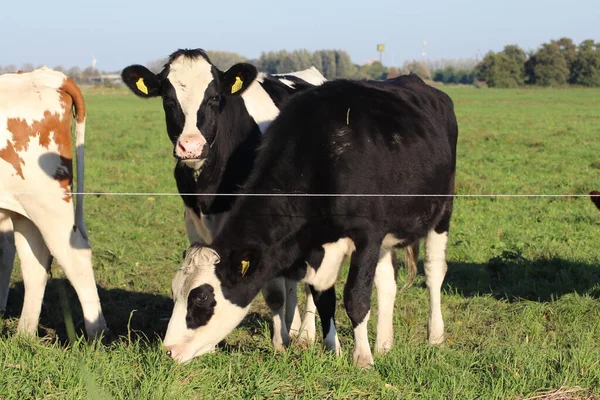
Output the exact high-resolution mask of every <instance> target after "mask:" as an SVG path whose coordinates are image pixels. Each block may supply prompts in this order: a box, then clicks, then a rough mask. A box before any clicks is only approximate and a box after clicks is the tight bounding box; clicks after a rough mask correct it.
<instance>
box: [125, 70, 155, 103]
mask: <svg viewBox="0 0 600 400" xmlns="http://www.w3.org/2000/svg"><path fill="white" fill-rule="evenodd" d="M121 78H123V82H124V83H125V84H126V85H127V87H128V88H129V89H130V90H131V91H132V92H133V93H134V94H135V95H137V96H139V97H144V98H148V97H156V96H158V95H160V79H159V78H158V75H156V74H155V73H154V72H152V71H150V70H149V69H148V68H146V67H144V66H143V65H130V66H129V67H127V68H125V69H124V70H123V72H121Z"/></svg>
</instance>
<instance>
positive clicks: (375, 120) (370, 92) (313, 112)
mask: <svg viewBox="0 0 600 400" xmlns="http://www.w3.org/2000/svg"><path fill="white" fill-rule="evenodd" d="M457 137H458V127H457V122H456V117H455V115H454V108H453V104H452V101H451V100H450V98H449V97H448V96H447V95H446V94H444V93H443V92H441V91H439V90H437V89H435V88H432V87H430V86H428V85H426V84H425V83H424V82H423V81H421V80H420V79H419V78H418V77H416V76H414V75H410V76H402V77H398V78H395V79H391V80H388V81H385V82H375V81H346V80H338V81H332V82H327V83H324V84H323V85H322V86H319V87H316V88H314V89H311V90H308V91H305V92H302V93H299V94H298V95H296V96H294V97H292V98H291V99H290V100H289V103H288V104H287V105H286V107H285V108H284V109H283V110H282V112H281V114H280V115H279V117H278V118H276V120H275V121H274V122H273V123H272V124H271V126H270V127H269V129H268V130H267V133H266V134H265V136H264V140H263V142H262V144H261V146H260V148H259V154H258V157H257V159H256V162H255V166H254V170H253V172H252V175H251V176H250V178H249V179H248V182H247V184H246V185H245V189H244V191H243V192H244V193H311V194H361V193H362V194H400V195H409V194H421V195H423V194H425V195H427V194H431V195H440V196H436V197H412V196H407V197H341V196H340V197H319V196H314V197H256V196H251V197H240V199H239V200H238V201H236V203H235V204H234V208H233V210H232V211H231V214H230V217H229V219H228V220H227V222H226V224H225V226H224V228H223V229H222V231H221V232H220V233H219V234H218V235H217V237H216V238H215V239H214V241H213V245H212V247H213V248H214V249H215V250H216V251H217V252H218V253H219V255H220V257H221V262H220V264H219V268H217V275H218V277H219V279H220V281H221V284H222V288H223V291H224V295H225V297H226V298H227V299H228V300H229V301H232V302H233V303H235V304H237V305H239V306H240V307H245V306H246V305H247V304H248V302H249V301H251V300H252V299H253V298H254V296H256V294H257V293H258V291H259V289H260V287H261V284H262V282H266V281H267V280H269V279H271V278H273V277H275V276H278V275H280V274H281V273H282V272H284V271H283V269H285V268H286V267H285V266H288V265H298V260H304V259H306V257H307V256H308V255H309V253H310V251H311V250H313V249H317V248H319V247H320V246H322V244H324V243H328V242H334V241H336V240H338V239H339V238H342V237H349V238H351V239H352V240H353V241H354V244H355V246H356V253H355V254H354V255H353V257H352V262H351V267H350V273H349V277H348V281H347V284H346V288H345V291H344V297H345V298H344V303H345V305H346V308H347V310H348V313H349V316H350V319H351V320H352V323H353V325H354V326H356V325H357V324H359V323H360V322H361V321H362V320H363V319H364V316H365V315H366V313H367V312H368V310H369V309H370V297H371V290H372V284H373V278H374V274H375V267H376V265H377V261H378V258H379V248H380V246H381V243H382V240H383V238H384V237H385V235H386V234H388V233H391V234H394V235H395V236H396V237H398V238H399V239H403V241H404V243H413V242H414V241H415V240H417V239H419V238H423V237H425V236H426V235H427V232H428V231H429V230H431V229H435V230H436V231H438V232H446V231H447V230H448V229H449V224H450V216H451V213H452V195H453V193H454V174H455V168H456V142H457ZM241 249H252V250H253V251H254V252H255V254H257V255H258V256H260V258H261V259H262V262H261V263H260V267H259V268H256V269H254V270H253V271H252V273H251V274H249V275H247V276H246V279H245V280H243V281H240V280H239V279H236V278H235V276H234V275H235V271H236V270H237V266H236V265H234V263H232V262H231V261H232V260H230V254H232V251H234V252H238V251H240V250H241Z"/></svg>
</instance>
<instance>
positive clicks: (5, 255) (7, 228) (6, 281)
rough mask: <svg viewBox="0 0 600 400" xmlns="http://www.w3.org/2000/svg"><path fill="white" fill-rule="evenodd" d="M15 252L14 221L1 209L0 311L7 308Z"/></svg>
mask: <svg viewBox="0 0 600 400" xmlns="http://www.w3.org/2000/svg"><path fill="white" fill-rule="evenodd" d="M15 254H16V247H15V236H14V228H13V224H12V221H11V219H10V215H8V214H7V213H5V212H3V211H2V209H0V311H4V310H6V301H7V299H8V292H9V286H10V275H11V272H12V269H13V265H14V261H15Z"/></svg>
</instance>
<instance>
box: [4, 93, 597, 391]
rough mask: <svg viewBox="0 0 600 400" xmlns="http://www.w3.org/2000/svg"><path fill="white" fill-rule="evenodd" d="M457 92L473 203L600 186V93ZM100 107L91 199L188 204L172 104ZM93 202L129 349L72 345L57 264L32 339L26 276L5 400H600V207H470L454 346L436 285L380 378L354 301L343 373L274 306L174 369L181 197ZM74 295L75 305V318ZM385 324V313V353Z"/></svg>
mask: <svg viewBox="0 0 600 400" xmlns="http://www.w3.org/2000/svg"><path fill="white" fill-rule="evenodd" d="M446 90H447V92H448V93H449V94H450V95H451V97H452V98H453V99H454V101H455V105H456V113H457V116H458V120H459V124H460V134H459V150H458V167H457V168H458V171H457V174H458V175H457V193H458V194H462V195H465V194H469V195H471V194H568V195H580V194H587V193H588V192H589V191H590V190H592V189H600V111H599V110H600V90H591V89H590V90H584V89H562V90H550V89H548V90H542V89H534V90H530V89H520V90H491V89H474V88H448V89H446ZM85 94H86V100H87V105H88V109H89V114H88V129H87V140H86V163H87V164H86V167H87V169H86V190H87V191H89V192H142V193H175V192H176V188H175V184H174V179H173V177H172V167H173V159H172V157H171V151H172V148H171V144H170V142H169V140H168V138H167V135H166V133H165V127H164V120H163V114H162V108H161V105H160V103H159V102H157V101H141V100H139V99H136V98H134V97H133V95H130V94H128V93H126V92H125V91H110V90H106V91H101V90H91V89H90V90H87V91H86V93H85ZM85 204H86V219H87V224H88V229H89V233H90V237H91V241H92V246H93V251H94V266H95V274H96V279H97V282H98V285H99V288H100V289H99V290H100V297H101V300H102V305H103V308H104V312H105V315H106V318H107V321H108V323H109V325H110V327H111V329H112V334H113V335H114V336H115V338H116V340H114V341H112V343H110V344H109V345H102V344H99V343H94V344H91V345H89V344H87V343H86V341H85V339H79V340H78V341H76V342H75V343H70V344H68V341H67V334H66V329H65V323H64V321H65V313H66V312H71V313H72V316H73V317H72V320H73V321H74V323H75V328H76V329H77V330H78V331H81V330H82V329H83V321H82V317H81V309H80V306H79V304H78V302H77V301H76V298H75V296H74V292H73V290H72V289H71V287H70V286H69V285H68V283H67V284H65V282H66V281H65V280H64V275H63V274H62V271H61V270H60V268H59V266H56V265H55V266H54V267H53V272H52V273H53V279H51V280H50V281H49V285H48V289H47V292H46V296H45V301H44V306H43V310H42V316H41V327H40V336H41V337H40V338H38V339H28V338H21V337H16V336H15V335H14V333H15V328H16V323H17V319H16V318H17V317H18V314H19V312H20V307H21V304H22V300H23V284H22V281H21V275H20V270H19V269H18V268H15V271H14V272H13V283H12V286H11V294H10V297H9V306H8V308H9V309H8V312H7V314H8V315H5V316H4V317H3V318H1V319H0V399H6V400H8V399H34V398H35V399H42V398H43V399H54V398H57V399H79V398H90V399H111V398H112V399H190V398H194V399H213V398H214V399H229V398H231V399H246V398H314V399H322V398H335V399H346V398H357V399H358V398H360V399H366V398H373V399H376V398H384V399H396V398H426V399H439V398H446V399H472V398H478V399H496V398H497V399H507V398H528V397H529V398H600V212H598V210H596V209H595V207H594V206H593V205H592V203H591V202H590V201H589V199H588V198H581V197H574V196H571V197H566V198H553V197H519V198H514V197H493V198H486V197H483V198H482V197H459V198H457V199H456V202H455V213H454V219H453V223H452V227H451V231H450V241H449V248H448V264H449V267H448V274H447V276H446V280H445V285H444V295H443V298H442V300H443V312H444V317H445V322H446V328H447V340H446V342H445V343H444V344H443V345H441V346H439V347H433V346H430V345H428V344H427V343H426V323H427V312H428V306H427V304H428V303H427V301H428V295H427V290H426V288H425V286H424V281H423V278H422V274H420V276H419V278H418V279H417V281H416V284H415V285H413V286H412V287H411V288H409V289H407V290H405V291H403V292H400V293H399V294H398V297H397V301H396V313H395V347H394V349H393V350H392V351H391V353H389V354H388V355H386V356H382V357H378V358H376V362H375V366H374V367H373V368H372V369H371V370H359V369H356V368H354V367H353V366H352V365H351V351H352V347H353V338H352V329H351V325H350V322H349V320H348V318H347V316H346V314H345V311H344V310H343V306H342V301H341V297H339V298H338V318H337V319H338V324H339V331H340V336H341V337H340V339H341V342H342V346H343V349H344V350H345V351H344V354H343V355H342V356H341V357H340V358H335V357H334V356H332V355H331V354H328V353H326V352H324V351H323V350H322V349H321V346H320V343H321V342H320V338H319V341H318V343H317V345H316V346H314V348H311V349H300V348H298V347H295V346H292V347H290V348H289V349H288V350H286V351H285V352H282V353H274V352H273V350H272V347H271V343H270V335H271V334H270V318H269V316H268V313H267V311H266V309H265V307H264V303H263V301H262V298H259V299H257V301H256V303H255V306H254V308H253V310H252V312H251V314H250V315H249V316H248V317H247V318H246V319H245V320H244V322H243V323H242V325H241V326H240V327H239V328H238V329H237V330H236V331H235V332H234V333H233V334H231V335H230V336H229V337H228V338H227V340H226V343H225V344H224V345H223V346H222V347H221V349H220V350H219V351H218V352H217V353H215V354H210V355H206V356H202V357H200V358H198V359H196V360H194V361H193V362H191V363H190V364H188V365H184V366H181V365H175V364H173V363H172V362H171V361H170V360H169V359H168V357H167V356H166V355H165V354H164V351H163V350H162V349H161V341H160V338H161V337H162V335H164V332H165V330H166V325H167V322H168V318H169V316H170V311H171V306H172V303H171V300H170V298H169V293H170V282H171V279H172V277H173V275H174V272H175V271H176V270H177V268H179V266H180V261H181V253H182V250H183V249H184V248H186V245H187V239H186V236H185V232H184V229H183V221H182V214H183V213H182V206H181V200H180V199H179V198H178V197H177V196H170V197H169V196H159V195H155V194H148V195H141V196H112V195H99V196H88V197H87V198H86V203H85ZM419 268H420V272H422V263H419ZM343 276H344V275H343ZM405 276H406V275H404V274H401V276H400V278H399V280H400V281H401V282H399V283H400V284H402V281H403V280H404V279H405ZM344 280H345V278H344V277H342V279H341V282H339V283H338V296H340V295H341V293H342V287H343V281H344ZM63 287H66V289H67V290H66V292H67V297H68V299H69V301H68V302H66V303H67V304H68V308H65V307H61V305H60V304H61V303H60V295H61V293H64V292H61V290H60V289H61V288H63ZM374 304H375V298H374ZM67 319H68V320H70V318H67ZM375 321H376V316H375V312H373V315H372V317H371V322H372V324H371V329H370V333H371V334H372V336H371V337H372V338H373V341H372V343H374V337H375V323H374V322H375ZM559 394H560V395H562V396H563V397H558V396H559ZM553 396H555V397H553Z"/></svg>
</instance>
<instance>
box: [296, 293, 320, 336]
mask: <svg viewBox="0 0 600 400" xmlns="http://www.w3.org/2000/svg"><path fill="white" fill-rule="evenodd" d="M304 290H305V293H306V309H305V311H304V318H303V319H302V328H301V329H302V331H301V332H300V341H301V342H304V343H314V342H315V339H316V337H317V327H316V324H315V318H316V314H317V305H316V304H315V299H314V297H313V294H312V291H311V289H310V285H308V284H304Z"/></svg>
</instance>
